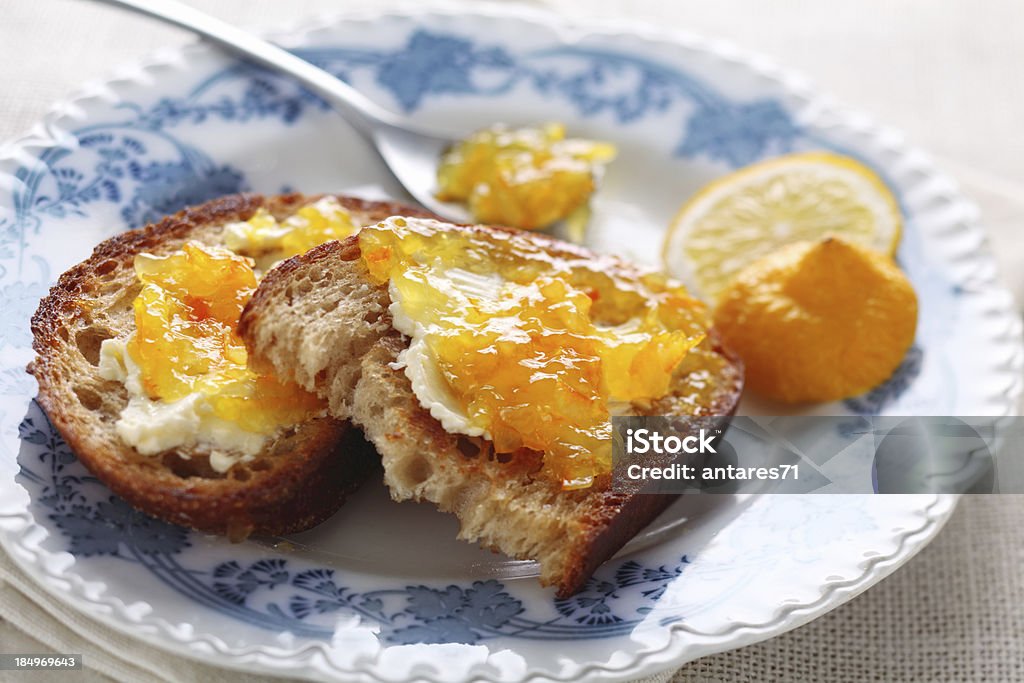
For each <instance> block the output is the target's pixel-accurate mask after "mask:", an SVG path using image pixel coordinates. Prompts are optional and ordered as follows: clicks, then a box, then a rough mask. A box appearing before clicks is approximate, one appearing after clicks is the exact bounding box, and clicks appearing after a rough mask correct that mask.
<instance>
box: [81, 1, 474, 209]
mask: <svg viewBox="0 0 1024 683" xmlns="http://www.w3.org/2000/svg"><path fill="white" fill-rule="evenodd" d="M96 1H97V2H103V3H106V4H109V5H114V6H116V7H121V8H124V9H129V10H132V11H135V12H139V13H141V14H145V15H147V16H150V17H154V18H156V19H160V20H161V21H165V22H167V23H170V24H173V25H175V26H179V27H181V28H184V29H188V30H190V31H192V32H194V33H197V34H199V35H200V36H202V37H204V38H206V39H207V40H209V41H210V42H213V43H216V44H217V45H220V46H221V47H223V48H225V49H227V50H229V51H231V52H234V53H235V54H238V55H240V56H242V57H244V58H246V59H248V60H249V61H251V62H254V63H256V64H259V65H261V66H264V67H267V68H269V69H271V70H274V71H279V72H281V73H284V74H287V75H289V76H291V77H292V78H294V79H295V80H297V81H298V82H299V83H301V84H302V85H303V86H305V87H306V88H307V89H309V90H311V91H312V92H314V93H316V94H317V95H319V96H320V97H322V98H323V99H324V100H325V101H326V102H327V103H328V104H330V105H331V107H333V108H334V110H335V111H337V112H338V113H339V114H341V115H342V116H343V117H344V118H345V120H346V121H348V122H349V123H350V124H351V125H352V126H353V127H354V128H355V129H356V130H357V131H358V132H359V133H360V134H362V135H363V137H365V138H366V139H367V140H368V141H369V142H370V143H371V144H372V145H373V146H374V148H375V149H376V150H377V153H378V154H380V157H381V159H383V160H384V163H385V164H386V165H387V167H388V169H389V170H390V171H391V173H392V174H393V175H394V176H395V178H396V179H397V180H398V182H399V183H401V184H402V186H403V187H404V188H405V189H406V191H407V192H408V193H409V194H411V195H412V196H413V197H414V198H415V199H416V201H418V202H419V203H420V204H422V205H423V206H425V207H426V208H427V209H430V210H431V211H433V212H434V213H436V214H438V215H439V216H442V217H444V218H447V219H449V220H451V221H453V222H456V223H471V222H472V217H471V216H470V215H469V212H468V211H467V210H466V209H465V208H464V207H463V206H461V205H458V204H453V203H449V202H441V201H438V200H437V199H436V198H435V197H434V190H435V187H436V180H437V165H438V162H439V161H440V158H441V154H442V152H443V151H444V150H445V148H447V147H448V146H449V145H451V144H452V142H453V140H452V139H451V137H448V136H445V135H440V134H438V133H436V132H432V131H428V130H424V129H423V128H420V127H419V126H414V125H412V124H411V123H409V122H408V121H406V120H405V119H404V118H402V117H401V116H399V115H398V114H396V113H394V112H392V111H390V110H388V109H385V108H384V107H381V106H380V105H379V104H377V103H375V102H373V101H372V100H370V99H369V98H368V97H366V96H365V95H363V94H362V93H360V92H358V91H357V90H356V89H355V88H353V87H352V86H350V85H348V84H347V83H345V82H344V81H341V80H339V79H338V78H335V77H334V76H333V75H331V74H329V73H327V72H326V71H324V70H323V69H321V68H319V67H316V66H314V65H312V64H310V63H309V62H307V61H306V60H304V59H302V58H300V57H296V56H295V55H293V54H292V53H290V52H288V51H287V50H284V49H282V48H280V47H277V46H276V45H273V44H272V43H269V42H267V41H265V40H262V39H260V38H257V37H256V36H254V35H252V34H249V33H247V32H245V31H243V30H241V29H239V28H236V27H234V26H232V25H231V24H228V23H227V22H225V21H221V20H220V19H217V18H216V17H212V16H210V15H208V14H205V13H203V12H200V11H199V10H197V9H194V8H192V7H189V6H188V5H184V4H182V3H180V2H177V1H176V0H96Z"/></svg>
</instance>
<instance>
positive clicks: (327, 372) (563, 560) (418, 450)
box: [240, 226, 743, 597]
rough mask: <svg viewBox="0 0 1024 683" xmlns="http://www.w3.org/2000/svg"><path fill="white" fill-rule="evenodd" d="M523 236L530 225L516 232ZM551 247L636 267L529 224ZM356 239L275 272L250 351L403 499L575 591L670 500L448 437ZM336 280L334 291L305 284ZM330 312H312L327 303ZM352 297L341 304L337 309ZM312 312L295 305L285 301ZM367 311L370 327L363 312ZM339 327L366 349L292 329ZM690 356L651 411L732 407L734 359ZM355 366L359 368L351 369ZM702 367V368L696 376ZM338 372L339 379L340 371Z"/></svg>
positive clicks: (250, 318)
mask: <svg viewBox="0 0 1024 683" xmlns="http://www.w3.org/2000/svg"><path fill="white" fill-rule="evenodd" d="M453 229H459V230H473V231H487V230H500V231H502V232H506V231H507V232H516V231H512V230H510V229H505V228H490V227H482V226H472V227H469V226H458V227H453ZM519 234H522V233H519ZM528 238H529V239H533V240H536V241H537V242H539V243H541V244H542V245H543V246H544V247H545V248H546V249H549V250H550V251H552V252H557V253H559V254H561V255H567V256H569V257H577V258H584V259H588V260H593V261H594V262H595V263H596V264H599V265H598V266H597V267H600V268H601V269H602V270H607V269H620V270H621V271H623V272H625V271H631V270H632V269H633V268H635V267H634V266H632V265H630V264H627V263H625V262H623V261H621V260H619V259H616V258H614V257H610V256H597V255H595V254H592V253H591V252H589V251H588V250H586V249H584V248H582V247H577V246H575V245H568V244H566V243H564V242H560V241H558V240H554V239H553V238H550V237H547V236H543V235H536V234H530V235H529V237H528ZM358 257H359V245H358V240H357V239H356V238H349V239H347V240H345V241H343V242H333V243H327V244H324V245H322V246H320V247H318V248H316V249H314V250H312V251H310V252H308V253H306V254H304V255H302V256H297V257H295V258H293V259H290V260H289V261H287V262H285V263H284V264H282V265H280V266H279V267H278V268H276V269H275V270H274V271H272V272H270V273H268V274H267V276H266V277H265V278H264V280H263V282H262V283H261V284H260V287H259V289H258V291H257V292H256V294H255V296H254V297H253V298H252V300H251V301H250V303H249V305H248V306H247V307H246V310H245V311H244V313H243V315H242V321H241V324H240V331H241V334H242V337H243V338H244V339H245V340H246V344H247V345H248V346H249V349H250V352H251V353H252V354H253V355H255V356H258V357H261V358H263V359H264V360H265V361H266V362H270V363H272V364H273V365H274V367H275V368H276V369H277V371H278V372H279V373H281V374H282V375H285V376H291V377H293V378H296V375H297V374H298V375H299V377H298V379H299V380H300V381H302V380H305V385H306V386H307V388H309V389H311V390H316V391H317V392H319V393H320V394H321V395H324V396H326V397H328V398H329V399H330V406H331V412H332V414H334V415H336V416H344V417H346V418H351V419H352V420H353V422H355V423H356V424H357V425H359V426H360V427H362V428H363V430H364V431H365V433H366V436H367V438H368V439H369V440H370V441H371V442H373V444H374V445H375V446H376V448H377V451H378V453H380V455H381V458H382V463H383V465H384V477H385V482H386V483H387V484H388V486H389V488H390V489H391V492H392V497H394V498H395V499H398V500H406V499H415V500H429V501H431V502H433V503H435V504H436V505H437V506H438V507H439V508H440V509H442V510H444V511H447V512H451V513H454V514H455V515H456V516H457V517H458V518H459V521H460V523H461V531H460V537H461V538H463V539H465V540H469V541H478V542H480V543H481V544H483V545H485V546H487V547H491V548H492V549H495V550H499V551H502V552H505V553H507V554H509V555H512V556H514V557H517V558H520V559H535V560H539V561H540V564H541V581H542V582H543V583H545V584H553V585H555V586H556V587H557V589H558V594H559V595H560V596H563V597H564V596H568V595H571V594H572V593H574V592H576V591H578V590H579V589H580V588H581V587H582V586H583V584H584V583H585V582H586V580H587V579H588V578H589V577H590V576H591V574H592V573H593V571H594V569H595V568H596V567H597V566H598V565H600V564H601V563H603V562H604V561H605V560H607V559H608V558H609V557H611V556H612V555H613V554H614V553H615V552H616V551H617V550H618V549H619V548H621V547H622V545H623V544H625V543H626V542H627V541H628V540H629V539H630V538H632V537H633V536H634V535H635V534H636V533H637V532H638V531H639V530H640V529H642V528H643V527H644V526H646V525H647V524H648V523H650V522H651V521H652V520H653V519H654V518H655V517H656V516H657V515H658V514H660V513H661V512H662V511H663V510H664V509H665V507H667V506H668V505H669V504H670V503H671V502H672V501H673V500H674V499H675V496H671V495H654V494H641V493H639V484H638V485H637V486H638V489H637V491H633V492H630V491H626V492H616V491H612V490H611V481H610V477H602V478H599V479H598V480H597V481H596V482H595V483H594V485H593V486H591V487H590V488H588V489H584V490H576V491H563V490H561V487H560V486H558V485H557V484H555V483H553V482H550V481H548V480H546V479H544V478H542V477H539V476H537V475H538V472H539V470H540V468H541V465H542V456H541V455H540V454H539V453H535V452H519V453H516V454H514V455H512V456H495V455H494V454H493V453H492V452H490V448H489V445H488V444H487V442H486V441H483V440H482V439H477V438H471V437H466V436H462V435H458V434H451V433H449V432H447V431H445V429H444V428H443V427H442V426H441V424H440V423H439V422H438V421H437V420H436V419H434V418H433V417H432V416H431V415H430V413H429V412H428V411H427V410H426V409H424V408H423V407H422V406H421V405H420V403H419V400H418V398H417V397H416V396H415V394H414V393H413V391H412V387H411V385H410V382H409V379H408V378H407V377H406V375H405V373H404V371H403V370H401V369H398V368H397V366H396V365H395V361H396V360H397V357H398V354H399V353H400V352H401V351H402V350H403V349H405V348H406V346H407V344H408V341H407V339H406V338H404V337H403V336H402V335H401V334H399V333H398V332H397V331H396V330H394V329H393V327H392V326H391V318H390V315H389V314H388V310H387V307H388V304H389V303H390V300H389V297H388V293H387V287H386V286H375V285H372V284H370V282H369V279H368V273H367V271H366V268H365V266H364V265H363V263H362V261H361V259H359V258H358ZM311 281H315V282H317V283H321V282H325V283H330V284H329V285H328V288H329V289H332V290H337V291H333V293H332V294H330V295H327V294H325V293H324V292H323V291H319V290H317V291H314V290H312V289H311V288H310V287H309V286H308V283H309V282H311ZM325 300H326V303H327V304H328V305H327V306H326V307H325V308H326V309H328V310H330V311H331V313H330V314H324V315H321V314H318V313H317V312H316V311H317V310H319V309H318V307H317V306H315V305H310V302H311V301H312V302H315V303H321V302H324V301H325ZM338 300H345V301H346V302H347V303H348V306H347V307H346V308H345V309H343V310H342V309H336V308H333V305H334V302H335V301H338ZM293 310H294V311H309V312H310V313H308V314H303V315H299V314H297V313H295V314H293V313H291V311H293ZM364 318H367V319H371V320H372V321H373V323H372V324H364V323H363V322H361V321H362V320H363V319H364ZM324 324H326V325H329V326H332V329H333V330H334V332H335V334H336V335H338V336H339V337H345V339H344V341H343V342H339V343H344V344H345V345H348V346H352V345H354V344H355V341H354V340H356V338H358V339H357V340H356V341H358V346H359V347H361V348H364V347H365V348H364V350H363V351H362V352H361V353H360V354H359V357H358V358H354V357H352V358H348V359H347V364H344V363H343V364H341V365H339V362H338V359H337V358H333V359H332V358H324V357H320V358H317V359H315V362H312V363H306V362H305V361H304V360H303V358H302V357H303V355H304V354H303V347H302V344H301V340H300V338H299V337H298V336H297V334H295V332H296V330H302V329H308V328H309V327H315V326H317V325H324ZM684 362H685V363H690V364H691V365H692V368H693V370H694V371H695V372H694V373H693V375H692V376H693V377H697V376H698V375H700V378H699V379H693V380H691V379H690V375H686V376H684V377H682V378H680V379H679V380H678V384H677V385H676V388H677V390H678V397H668V398H666V399H663V400H661V401H658V402H655V403H654V404H653V405H651V406H650V408H649V412H648V414H652V415H655V414H659V415H660V414H676V415H692V416H698V417H699V416H724V415H730V414H732V413H733V412H734V411H735V409H736V405H737V403H738V401H739V396H740V393H741V391H742V383H743V382H742V378H743V371H742V365H741V364H740V363H739V361H738V360H737V359H736V358H735V357H734V356H733V355H732V354H730V353H729V352H728V351H726V350H725V349H724V348H722V346H721V344H720V343H719V342H718V339H717V335H715V334H714V332H713V331H712V332H711V333H710V334H709V336H708V338H707V339H705V341H704V342H702V343H701V344H700V345H699V346H698V348H697V349H695V350H694V351H692V352H691V356H690V357H689V360H688V361H684ZM353 366H354V367H353ZM699 371H702V372H699ZM338 377H342V378H343V379H344V381H340V382H339V381H338V380H337V378H338ZM690 381H694V382H695V383H706V382H711V383H712V384H713V385H714V386H715V391H714V393H713V396H712V398H710V399H709V400H706V401H705V404H704V405H694V404H693V403H692V402H690V401H687V400H684V399H683V397H684V396H686V395H687V394H689V393H690V392H689V388H690V387H689V385H688V382H690Z"/></svg>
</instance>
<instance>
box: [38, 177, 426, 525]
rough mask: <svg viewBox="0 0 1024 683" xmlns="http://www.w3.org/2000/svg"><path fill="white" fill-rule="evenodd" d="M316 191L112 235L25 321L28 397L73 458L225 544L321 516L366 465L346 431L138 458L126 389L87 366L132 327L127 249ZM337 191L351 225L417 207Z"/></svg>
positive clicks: (158, 248) (277, 210)
mask: <svg viewBox="0 0 1024 683" xmlns="http://www.w3.org/2000/svg"><path fill="white" fill-rule="evenodd" d="M318 198H319V197H309V198H307V197H303V196H301V195H297V194H293V195H285V196H279V197H273V198H263V197H261V196H259V195H237V196H230V197H224V198H221V199H217V200H214V201H212V202H209V203H207V204H204V205H202V206H198V207H195V208H191V209H186V210H185V211H182V212H180V213H178V214H176V215H174V216H170V217H168V218H165V219H164V220H163V221H161V222H159V223H156V224H154V225H150V226H148V227H145V228H141V229H138V230H132V231H129V232H125V233H122V234H120V235H117V236H115V237H113V238H111V239H109V240H107V241H106V242H104V243H102V244H100V245H99V246H98V247H97V248H96V249H95V251H94V252H93V254H92V256H90V257H89V258H88V259H86V260H85V261H84V262H83V263H80V264H79V265H77V266H75V267H73V268H71V269H70V270H69V271H67V272H66V273H64V274H63V275H62V276H61V277H60V280H59V281H58V282H57V284H56V285H55V286H54V287H53V288H52V289H51V290H50V293H49V295H48V296H47V297H46V298H44V299H43V300H42V302H41V303H40V305H39V310H38V311H37V312H36V314H35V316H34V317H33V319H32V332H33V335H34V342H33V347H34V349H35V351H36V354H37V358H36V359H35V360H34V362H33V363H32V364H31V365H30V366H29V372H31V373H32V374H33V375H35V377H36V379H37V380H38V382H39V398H38V400H39V403H40V404H41V405H42V407H43V408H44V409H45V410H46V412H47V414H48V415H49V417H50V420H51V421H52V423H53V425H54V426H55V427H56V428H57V430H58V431H59V432H60V434H61V435H62V436H63V437H64V439H65V441H67V442H68V444H69V445H70V446H71V448H72V449H73V450H74V451H75V453H76V454H77V455H78V458H79V460H80V461H81V462H82V463H83V464H84V465H85V466H86V467H87V468H88V469H89V470H90V471H91V472H92V473H93V474H95V475H96V477H97V478H98V479H100V481H102V482H104V483H105V484H106V485H107V486H109V487H110V489H111V490H112V491H114V492H115V493H117V494H118V495H120V496H121V497H123V498H124V499H125V500H127V501H128V502H129V503H130V504H131V505H133V506H135V507H136V508H138V509H140V510H142V511H143V512H146V513H148V514H150V515H152V516H155V517H159V518H161V519H164V520H166V521H169V522H173V523H175V524H181V525H185V526H189V527H192V528H195V529H199V530H202V531H211V532H216V533H224V534H228V535H229V536H230V537H232V538H233V539H235V540H238V539H242V538H244V537H246V536H247V535H248V534H250V533H253V532H257V533H268V534H281V533H290V532H295V531H300V530H302V529H307V528H309V527H311V526H313V525H315V524H318V523H319V522H321V521H323V520H324V519H326V518H327V517H328V516H329V515H331V514H332V513H333V512H334V511H335V510H337V509H338V507H339V506H340V505H341V504H342V502H343V501H344V499H345V496H346V495H347V494H348V493H349V492H351V491H352V490H353V489H354V488H355V487H356V486H357V485H358V484H359V483H360V482H361V481H362V480H363V479H364V478H365V477H366V476H367V475H368V474H369V473H370V472H371V471H373V469H374V468H376V467H377V462H378V459H377V457H376V454H374V453H373V450H372V448H371V447H370V446H369V444H367V443H366V442H365V440H364V439H363V438H362V436H361V435H360V434H359V432H358V430H356V429H353V428H352V427H351V426H350V425H349V424H348V423H347V422H345V421H343V420H338V419H335V418H332V417H319V418H316V419H311V420H308V421H306V422H304V423H302V424H298V425H295V426H294V427H292V428H289V429H286V430H284V431H283V432H282V433H280V434H279V435H277V436H276V437H275V438H273V439H272V440H271V441H270V442H269V443H268V444H267V445H266V447H265V448H264V449H263V451H262V452H260V453H259V454H258V455H256V457H255V458H254V459H253V460H252V461H249V462H244V463H237V464H235V465H234V466H233V467H231V468H230V469H229V470H228V471H227V472H226V473H223V474H219V473H217V472H215V471H214V470H213V468H212V467H211V466H210V462H209V457H208V455H207V454H205V453H203V452H200V451H199V450H197V449H192V450H189V451H188V452H182V451H181V450H180V449H175V450H170V451H168V452H165V453H162V454H157V455H153V456H147V455H142V454H140V453H139V452H137V451H136V450H135V449H133V448H131V447H130V446H127V445H126V444H125V443H124V442H122V440H121V439H120V437H119V436H118V434H117V433H116V431H115V427H114V425H115V423H116V422H117V420H118V418H119V416H120V414H121V411H122V410H123V409H124V407H125V405H126V404H127V403H128V399H129V396H128V392H127V391H126V389H125V387H124V386H123V385H122V384H121V383H120V382H117V381H112V380H107V379H104V378H103V377H101V376H100V373H99V368H98V363H99V357H100V345H101V343H102V342H103V341H104V340H105V339H109V338H112V337H122V336H127V335H128V334H130V333H131V332H132V331H133V330H134V329H135V318H134V313H133V309H132V304H133V302H134V300H135V298H136V296H137V295H138V293H139V290H140V285H139V283H138V280H137V278H136V275H135V271H134V268H133V260H134V258H135V256H136V255H137V254H139V253H143V252H147V253H151V254H156V255H166V254H169V253H171V252H174V251H176V250H178V249H180V248H181V247H182V245H183V244H184V243H185V242H187V241H190V240H195V241H198V242H200V243H203V244H206V245H222V244H223V241H222V237H221V236H222V233H223V227H224V225H225V224H227V223H230V222H234V221H242V220H246V219H248V218H249V217H251V216H252V214H253V213H255V211H256V210H257V209H258V208H259V207H261V206H262V207H265V208H267V210H268V211H270V213H272V214H274V215H275V216H276V217H278V218H283V217H285V216H288V215H291V214H293V213H294V212H295V211H296V210H297V209H298V208H300V207H301V206H303V205H304V204H306V203H308V202H311V201H314V200H316V199H318ZM338 199H339V201H340V203H341V204H342V205H343V206H345V207H346V208H347V209H348V210H349V211H350V212H351V214H352V217H353V220H354V221H355V222H356V223H359V224H366V223H371V222H376V221H379V220H382V219H383V218H386V217H387V216H391V215H395V214H411V215H418V214H419V212H417V211H416V210H413V209H409V208H407V207H402V206H399V205H394V204H388V203H380V202H366V201H361V200H358V199H352V198H347V197H339V198H338Z"/></svg>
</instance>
